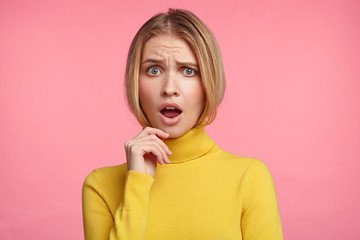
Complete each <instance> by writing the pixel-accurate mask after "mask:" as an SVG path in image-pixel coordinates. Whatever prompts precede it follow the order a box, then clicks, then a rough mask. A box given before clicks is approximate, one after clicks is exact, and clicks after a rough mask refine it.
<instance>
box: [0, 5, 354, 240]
mask: <svg viewBox="0 0 360 240" xmlns="http://www.w3.org/2000/svg"><path fill="white" fill-rule="evenodd" d="M169 7H178V8H187V9H189V10H191V11H193V12H194V13H196V14H197V15H198V16H199V17H200V18H202V19H203V20H204V22H205V23H207V24H208V26H209V27H210V28H211V29H212V31H213V32H214V34H215V36H216V37H217V39H218V42H219V44H220V47H221V50H222V54H223V58H224V62H225V70H226V74H227V80H228V81H227V92H226V96H225V99H224V101H223V103H222V105H221V106H220V109H219V115H218V118H217V119H216V121H215V122H214V123H213V124H212V125H210V126H209V127H208V128H207V131H208V132H209V134H210V135H211V136H212V138H213V139H215V140H216V142H217V143H218V144H219V145H220V146H221V147H222V148H224V149H225V150H228V151H230V152H233V153H236V154H238V155H242V156H249V157H256V158H260V159H262V160H263V161H264V162H265V163H266V164H267V166H268V167H269V169H270V171H271V172H272V175H273V178H274V182H275V186H276V190H277V194H278V201H279V206H280V214H281V219H282V224H283V231H284V236H285V239H292V240H297V239H348V240H349V239H360V228H359V221H358V218H359V215H360V208H359V206H358V204H359V202H360V186H359V185H360V181H359V174H358V173H359V170H360V169H359V167H360V166H359V165H360V163H359V160H360V151H359V147H360V144H359V140H360V127H359V126H360V124H359V122H360V111H359V110H360V94H359V93H360V91H359V90H360V82H359V80H360V79H359V76H360V74H359V73H360V72H359V62H360V61H359V60H360V59H359V54H360V49H359V42H360V17H359V16H360V14H359V12H360V5H359V1H344V0H338V1H287V0H283V1H225V2H224V1H220V2H218V1H217V2H213V3H210V2H209V1H206V0H203V1H197V2H194V1H190V0H182V1H167V2H165V1H161V0H153V1H69V0H67V1H52V3H51V1H13V0H7V1H5V0H2V1H1V2H0V181H1V184H0V239H2V240H10V239H53V240H57V239H59V240H60V239H82V238H83V230H82V215H81V214H82V213H81V188H82V183H83V180H84V178H85V177H86V176H87V174H88V173H90V172H91V171H92V170H93V169H95V168H99V167H102V166H109V165H117V164H121V163H123V162H124V161H125V155H124V150H123V143H124V141H126V140H128V139H129V138H132V137H133V136H135V135H136V134H137V132H138V131H139V130H140V127H139V126H138V124H137V122H136V120H135V119H134V118H133V117H132V116H131V115H130V113H129V111H128V109H127V107H126V104H125V101H124V94H123V82H122V81H123V75H124V68H125V58H126V54H127V50H128V47H129V44H130V41H131V39H132V37H133V36H134V34H135V32H136V31H137V30H138V28H139V27H140V26H141V25H142V24H143V23H144V22H145V21H146V20H147V19H148V18H149V17H151V16H152V15H153V14H155V13H157V12H159V11H164V10H166V9H167V8H169ZM205 224H206V223H205Z"/></svg>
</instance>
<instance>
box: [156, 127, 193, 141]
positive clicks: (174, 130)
mask: <svg viewBox="0 0 360 240" xmlns="http://www.w3.org/2000/svg"><path fill="white" fill-rule="evenodd" d="M160 129H161V130H163V131H164V132H166V133H168V134H170V136H169V138H178V137H181V136H182V135H184V134H185V133H187V132H188V131H189V130H190V129H191V128H183V127H179V126H172V127H165V128H160Z"/></svg>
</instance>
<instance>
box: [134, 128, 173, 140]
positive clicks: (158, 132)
mask: <svg viewBox="0 0 360 240" xmlns="http://www.w3.org/2000/svg"><path fill="white" fill-rule="evenodd" d="M151 134H153V135H156V136H158V137H159V138H161V139H166V138H168V137H169V136H170V134H168V133H166V132H164V131H163V130H160V129H158V128H152V127H146V128H144V130H143V131H142V132H141V133H140V134H139V135H142V136H145V135H151Z"/></svg>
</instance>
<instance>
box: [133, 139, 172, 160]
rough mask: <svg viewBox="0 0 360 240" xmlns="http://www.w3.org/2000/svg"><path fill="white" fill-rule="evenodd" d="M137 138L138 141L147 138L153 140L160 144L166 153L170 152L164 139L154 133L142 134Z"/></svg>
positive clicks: (169, 153)
mask: <svg viewBox="0 0 360 240" xmlns="http://www.w3.org/2000/svg"><path fill="white" fill-rule="evenodd" d="M138 140H139V141H148V140H150V141H155V142H157V143H158V144H159V145H160V146H161V148H162V149H164V151H165V152H166V154H167V155H171V154H172V152H171V151H170V149H169V147H168V146H167V145H166V144H165V143H164V141H163V140H161V139H160V138H158V137H157V136H155V135H148V136H142V137H139V138H138Z"/></svg>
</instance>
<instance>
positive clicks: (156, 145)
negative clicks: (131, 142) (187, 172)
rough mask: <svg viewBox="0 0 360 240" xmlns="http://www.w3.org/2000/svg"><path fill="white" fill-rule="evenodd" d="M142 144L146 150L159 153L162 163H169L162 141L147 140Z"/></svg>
mask: <svg viewBox="0 0 360 240" xmlns="http://www.w3.org/2000/svg"><path fill="white" fill-rule="evenodd" d="M154 137H155V138H156V136H154ZM142 144H143V145H144V146H145V145H146V147H147V149H156V150H157V151H159V152H160V153H161V156H162V158H161V160H162V162H164V163H170V160H169V157H168V154H167V152H166V148H167V146H166V144H165V143H164V142H163V141H161V140H160V139H157V140H155V141H154V139H147V140H144V141H143V142H142ZM165 147H166V148H165Z"/></svg>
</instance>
